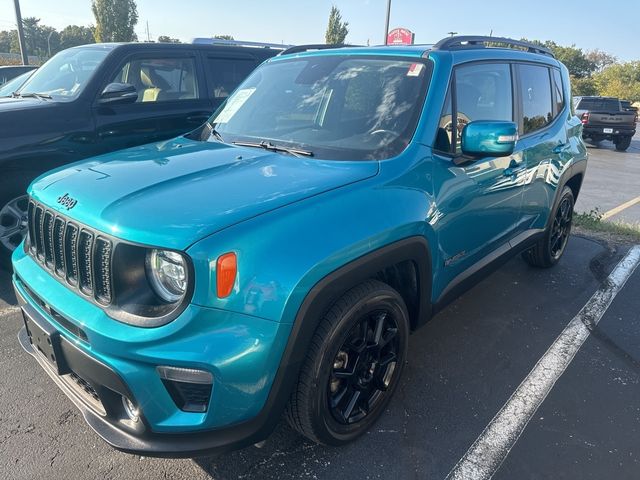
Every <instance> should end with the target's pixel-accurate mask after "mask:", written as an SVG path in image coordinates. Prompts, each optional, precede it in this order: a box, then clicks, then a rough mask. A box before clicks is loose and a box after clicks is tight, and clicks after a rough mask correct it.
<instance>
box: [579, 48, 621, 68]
mask: <svg viewBox="0 0 640 480" xmlns="http://www.w3.org/2000/svg"><path fill="white" fill-rule="evenodd" d="M586 57H587V60H589V61H590V62H591V63H593V65H594V66H595V70H596V71H597V72H601V71H602V70H604V69H605V68H607V67H608V66H609V65H613V64H614V63H616V62H617V61H618V59H617V58H616V57H614V56H613V55H609V54H608V53H607V52H603V51H602V50H599V49H597V48H596V49H595V50H591V51H590V52H587V54H586Z"/></svg>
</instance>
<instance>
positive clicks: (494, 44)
mask: <svg viewBox="0 0 640 480" xmlns="http://www.w3.org/2000/svg"><path fill="white" fill-rule="evenodd" d="M510 47H519V48H521V49H524V50H525V51H527V52H530V53H539V54H541V55H549V56H550V57H553V58H556V57H555V55H554V54H553V52H552V51H551V50H549V49H548V48H546V47H542V46H540V45H536V44H534V43H530V42H525V41H522V40H513V39H512V38H502V37H483V36H467V35H458V36H455V37H447V38H443V39H442V40H440V41H439V42H438V43H436V44H435V45H434V46H433V50H462V49H465V48H510Z"/></svg>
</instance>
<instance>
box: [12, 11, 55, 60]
mask: <svg viewBox="0 0 640 480" xmlns="http://www.w3.org/2000/svg"><path fill="white" fill-rule="evenodd" d="M22 25H23V30H24V42H25V47H26V50H27V52H28V54H29V55H36V56H38V57H48V56H49V50H51V54H52V55H53V54H54V53H55V52H57V51H58V50H59V49H60V34H58V32H57V31H56V29H55V28H53V27H49V26H46V25H40V19H39V18H35V17H26V18H23V19H22ZM9 52H11V53H20V43H19V41H18V34H17V33H16V34H15V35H12V36H11V48H10V50H9Z"/></svg>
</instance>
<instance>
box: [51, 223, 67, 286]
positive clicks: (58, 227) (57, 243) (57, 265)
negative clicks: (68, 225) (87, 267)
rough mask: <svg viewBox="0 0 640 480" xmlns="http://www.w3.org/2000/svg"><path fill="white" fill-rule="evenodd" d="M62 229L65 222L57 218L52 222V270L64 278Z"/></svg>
mask: <svg viewBox="0 0 640 480" xmlns="http://www.w3.org/2000/svg"><path fill="white" fill-rule="evenodd" d="M64 227H65V221H64V220H63V219H62V218H60V217H57V218H56V219H55V220H54V221H53V258H54V261H53V268H54V270H55V272H56V273H57V274H58V275H60V276H64V274H65V271H64V265H65V263H64Z"/></svg>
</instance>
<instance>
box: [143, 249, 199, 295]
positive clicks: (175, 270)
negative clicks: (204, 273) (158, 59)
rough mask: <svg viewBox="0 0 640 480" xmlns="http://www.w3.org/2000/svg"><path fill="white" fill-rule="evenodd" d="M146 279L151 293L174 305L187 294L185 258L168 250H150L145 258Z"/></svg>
mask: <svg viewBox="0 0 640 480" xmlns="http://www.w3.org/2000/svg"><path fill="white" fill-rule="evenodd" d="M146 269H147V277H149V282H150V283H151V287H152V288H153V291H154V292H155V293H156V295H158V296H159V297H160V298H161V299H162V300H164V301H165V302H167V303H175V302H177V301H179V300H180V299H182V297H184V295H185V293H186V292H187V285H188V281H189V279H188V273H187V272H188V270H187V262H186V260H185V258H184V257H183V256H182V255H181V254H179V253H178V252H173V251H170V250H157V249H154V250H150V251H148V252H147V258H146Z"/></svg>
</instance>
